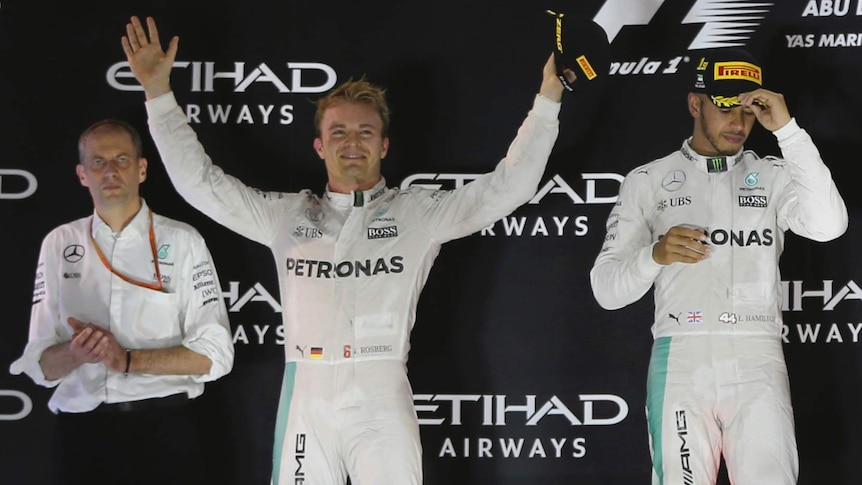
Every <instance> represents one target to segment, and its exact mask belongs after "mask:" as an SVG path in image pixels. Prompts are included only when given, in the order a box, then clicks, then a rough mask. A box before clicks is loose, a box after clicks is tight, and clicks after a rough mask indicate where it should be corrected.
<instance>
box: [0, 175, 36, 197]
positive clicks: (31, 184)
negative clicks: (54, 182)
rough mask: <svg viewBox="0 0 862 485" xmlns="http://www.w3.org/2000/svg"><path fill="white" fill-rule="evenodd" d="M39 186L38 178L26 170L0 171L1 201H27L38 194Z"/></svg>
mask: <svg viewBox="0 0 862 485" xmlns="http://www.w3.org/2000/svg"><path fill="white" fill-rule="evenodd" d="M19 179H23V182H24V183H23V184H22V183H21V181H20V180H19ZM10 181H12V182H11V183H10ZM22 186H23V188H22ZM38 186H39V184H38V182H37V181H36V177H34V176H33V174H32V173H30V172H28V171H26V170H18V169H14V168H5V169H0V199H26V198H27V197H30V196H31V195H33V194H34V193H35V192H36V188H37V187H38Z"/></svg>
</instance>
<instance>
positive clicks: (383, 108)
mask: <svg viewBox="0 0 862 485" xmlns="http://www.w3.org/2000/svg"><path fill="white" fill-rule="evenodd" d="M344 103H362V104H367V105H369V106H371V107H372V108H374V109H375V110H376V111H377V114H378V115H380V119H381V121H383V131H382V135H383V137H384V138H385V137H386V136H387V135H388V133H389V105H388V104H387V103H386V90H385V89H383V88H381V87H379V86H376V85H374V84H371V83H370V82H368V81H366V80H365V77H364V76H363V77H362V78H361V79H360V80H358V81H354V80H352V79H351V80H348V81H347V82H345V83H342V84H341V85H340V86H338V87H336V88H335V89H333V90H332V91H330V92H329V94H327V95H326V96H324V97H322V98H320V99H319V100H317V103H316V104H317V112H316V113H315V114H314V132H315V133H316V134H317V136H318V137H319V136H320V133H321V131H320V130H321V127H320V124H321V123H322V122H323V113H324V112H325V111H326V110H327V109H329V108H331V107H333V106H337V105H340V104H344Z"/></svg>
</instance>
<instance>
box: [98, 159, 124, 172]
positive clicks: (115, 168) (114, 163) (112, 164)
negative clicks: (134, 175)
mask: <svg viewBox="0 0 862 485" xmlns="http://www.w3.org/2000/svg"><path fill="white" fill-rule="evenodd" d="M119 171H120V162H119V161H118V160H117V159H116V158H109V159H108V160H106V161H105V165H104V167H102V173H109V174H116V173H118V172H119Z"/></svg>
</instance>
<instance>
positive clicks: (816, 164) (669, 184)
mask: <svg viewBox="0 0 862 485" xmlns="http://www.w3.org/2000/svg"><path fill="white" fill-rule="evenodd" d="M695 65H696V68H695V71H694V73H693V77H694V79H693V81H694V83H693V87H692V91H691V92H690V93H689V94H688V98H687V101H688V102H687V105H688V110H689V113H690V114H691V116H692V118H693V119H694V130H693V133H692V136H691V137H690V138H688V139H687V140H685V141H683V142H682V146H681V147H680V148H679V150H677V151H675V152H673V153H671V154H669V155H667V156H666V157H664V158H661V159H658V160H655V161H652V162H650V163H647V164H645V165H641V166H639V167H637V168H635V169H634V170H632V171H631V172H629V174H628V175H627V176H626V178H625V180H624V181H623V184H622V186H621V188H620V193H619V198H618V201H617V204H616V205H615V206H614V207H613V209H612V210H611V213H610V216H609V217H608V221H607V236H606V237H605V240H604V245H603V247H602V249H601V252H600V253H599V255H598V257H597V258H596V260H595V264H594V266H593V268H592V270H591V272H590V280H591V284H592V288H593V294H594V295H595V298H596V300H597V301H598V303H599V304H600V305H601V306H602V307H603V308H606V309H608V310H613V309H618V308H622V307H624V306H627V305H629V304H632V303H634V302H636V301H638V300H640V299H641V298H642V297H643V296H644V295H645V294H646V293H647V292H648V291H649V290H650V289H651V288H653V289H654V294H653V296H654V300H655V301H654V303H655V313H654V315H653V318H652V333H653V337H654V342H653V347H652V356H651V358H650V364H649V372H648V378H647V402H646V408H647V418H648V419H647V421H648V428H649V438H650V445H651V449H650V451H651V454H652V459H653V472H652V475H653V481H652V483H653V484H654V485H661V484H678V483H699V484H714V483H715V481H716V478H717V474H718V469H719V465H720V460H721V457H722V455H723V457H724V460H725V463H726V467H727V471H728V475H729V476H730V479H731V481H732V482H733V483H734V484H736V485H747V484H757V485H760V484H766V483H768V484H784V485H795V484H796V481H797V476H798V468H799V465H798V457H797V450H796V439H795V436H794V419H793V409H792V406H791V400H790V385H789V382H788V376H787V368H786V365H785V362H784V353H783V348H782V341H781V331H782V326H783V324H782V313H781V303H782V295H781V275H780V274H779V265H778V262H779V258H780V257H781V253H782V250H783V248H784V236H785V232H786V231H788V230H790V231H792V232H794V233H796V234H797V235H799V236H802V237H805V238H808V239H812V240H814V241H821V242H825V241H830V240H833V239H835V238H837V237H839V236H841V235H842V234H843V233H844V231H845V230H846V228H847V208H846V207H845V204H844V201H843V199H842V197H841V195H840V194H839V193H838V189H837V188H836V186H835V183H834V181H833V179H832V175H831V173H830V171H829V169H828V168H827V167H826V165H825V164H824V163H823V160H822V159H821V157H820V153H819V151H818V150H817V147H816V146H814V143H813V142H812V140H811V137H810V136H809V135H808V133H807V132H806V131H805V130H804V129H802V128H800V127H799V125H798V124H797V123H796V120H795V119H794V118H793V117H791V116H790V113H789V111H788V109H787V104H786V103H785V100H784V96H783V95H781V94H779V93H776V92H773V91H769V90H767V89H765V88H764V87H763V85H764V84H763V83H764V77H763V70H762V68H761V65H760V64H759V63H758V62H757V61H756V60H755V59H754V58H753V57H752V56H751V55H750V54H749V53H747V52H744V51H740V50H716V51H709V52H706V53H705V55H703V57H702V58H701V59H700V61H699V62H697V63H696V64H695ZM755 122H757V123H759V124H760V125H761V126H763V127H764V128H766V129H767V130H769V131H771V132H772V133H773V134H774V135H775V138H776V141H777V143H778V148H779V149H780V150H781V155H782V156H781V157H780V158H779V157H773V156H766V157H760V156H758V155H757V154H755V153H754V152H752V151H750V150H744V149H743V144H744V143H745V141H746V139H747V138H748V135H749V133H750V132H751V130H752V128H753V127H754V124H755Z"/></svg>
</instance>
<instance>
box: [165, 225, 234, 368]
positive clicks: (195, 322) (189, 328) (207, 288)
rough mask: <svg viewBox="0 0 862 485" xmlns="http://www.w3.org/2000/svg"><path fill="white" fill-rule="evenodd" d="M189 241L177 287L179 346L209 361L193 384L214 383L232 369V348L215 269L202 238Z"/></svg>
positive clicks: (197, 235)
mask: <svg viewBox="0 0 862 485" xmlns="http://www.w3.org/2000/svg"><path fill="white" fill-rule="evenodd" d="M193 236H194V237H192V238H191V239H190V244H189V245H190V248H189V250H190V254H189V255H188V256H187V257H186V259H185V263H184V265H183V276H182V279H181V281H182V286H181V287H178V288H177V293H179V296H180V300H179V301H180V302H181V306H183V308H181V309H182V310H185V312H184V314H183V315H184V316H183V317H182V318H183V323H182V325H183V345H184V346H185V347H186V348H188V349H189V350H192V351H194V352H197V353H199V354H201V355H205V356H207V357H209V359H210V361H211V362H212V366H211V367H210V371H209V373H208V374H204V375H199V376H195V381H197V382H207V381H214V380H216V379H218V378H219V377H222V376H224V375H225V374H227V373H228V372H230V370H231V369H232V368H233V361H234V346H233V338H232V336H231V330H230V322H229V320H228V313H227V308H226V306H225V303H224V298H223V295H222V292H221V283H220V282H219V278H218V274H217V273H216V267H215V264H214V263H213V260H212V255H211V254H210V251H209V249H208V248H207V246H206V243H205V242H204V239H203V237H202V236H201V235H200V234H198V233H195V234H193Z"/></svg>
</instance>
